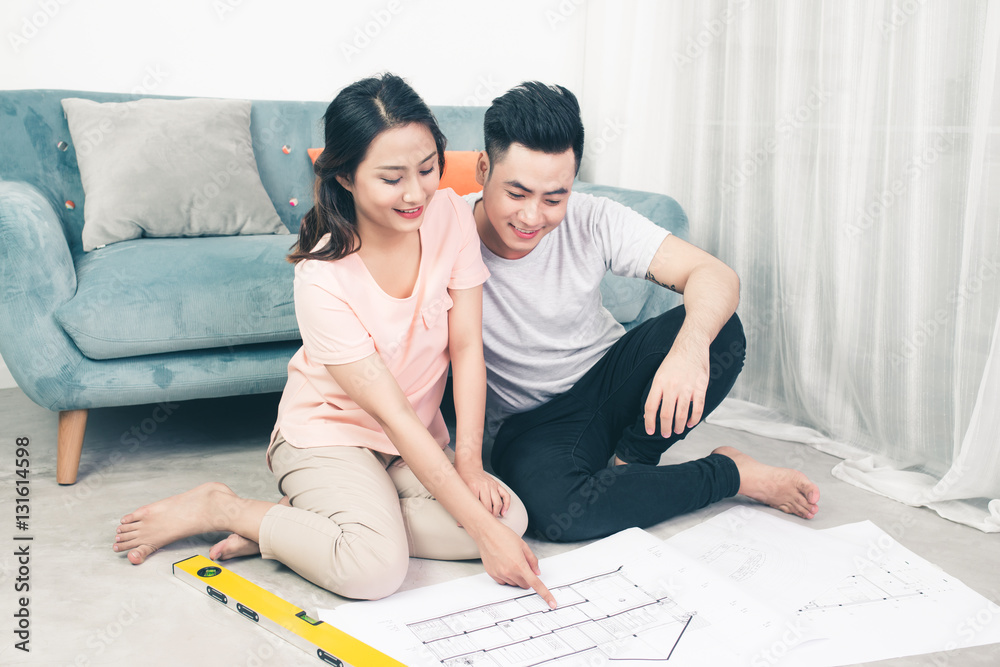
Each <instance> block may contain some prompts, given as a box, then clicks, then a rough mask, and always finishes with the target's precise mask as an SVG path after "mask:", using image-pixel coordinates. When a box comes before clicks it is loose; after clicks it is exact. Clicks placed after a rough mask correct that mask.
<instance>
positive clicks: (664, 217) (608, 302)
mask: <svg viewBox="0 0 1000 667" xmlns="http://www.w3.org/2000/svg"><path fill="white" fill-rule="evenodd" d="M573 190H574V191H576V192H586V193H587V194H591V195H594V196H595V197H607V198H608V199H613V200H615V201H616V202H618V203H619V204H624V205H625V206H628V207H629V208H630V209H632V210H633V211H635V212H636V213H639V214H641V215H643V216H645V217H647V218H649V219H650V220H652V221H653V222H655V223H656V224H657V225H659V226H660V227H663V228H664V229H666V230H668V231H669V232H670V233H671V234H674V235H676V236H677V237H678V238H681V239H684V240H685V241H686V240H688V219H687V215H686V214H685V213H684V209H682V208H681V206H680V204H678V203H677V202H676V201H675V200H674V199H672V198H671V197H668V196H666V195H661V194H656V193H654V192H643V191H641V190H628V189H626V188H619V187H614V186H610V185H595V184H593V183H585V182H583V181H577V182H576V183H574V184H573ZM601 298H602V300H603V301H604V307H605V308H607V309H608V310H609V311H610V312H611V314H612V315H614V317H615V319H616V320H618V321H619V322H621V323H622V324H623V325H624V326H625V328H626V329H631V328H633V327H635V326H636V325H639V324H642V323H643V322H645V321H646V320H648V319H649V318H651V317H655V316H657V315H659V314H660V313H663V312H666V311H668V310H670V309H671V308H674V307H675V306H679V305H680V304H681V297H680V295H678V294H675V293H673V292H671V291H670V290H666V289H663V288H661V287H657V286H656V285H653V284H652V283H650V282H647V281H645V280H638V279H635V278H623V277H621V276H616V275H613V274H611V273H610V272H609V273H608V274H607V275H605V276H604V280H602V281H601Z"/></svg>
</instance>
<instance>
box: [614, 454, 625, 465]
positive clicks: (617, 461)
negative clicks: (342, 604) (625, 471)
mask: <svg viewBox="0 0 1000 667" xmlns="http://www.w3.org/2000/svg"><path fill="white" fill-rule="evenodd" d="M615 465H616V466H623V465H628V464H627V463H625V462H624V461H622V460H621V459H620V458H618V457H617V456H616V457H615Z"/></svg>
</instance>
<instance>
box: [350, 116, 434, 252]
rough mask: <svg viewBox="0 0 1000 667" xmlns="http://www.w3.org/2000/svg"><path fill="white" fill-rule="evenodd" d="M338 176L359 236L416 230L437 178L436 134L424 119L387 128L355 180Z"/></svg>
mask: <svg viewBox="0 0 1000 667" xmlns="http://www.w3.org/2000/svg"><path fill="white" fill-rule="evenodd" d="M338 180H340V183H341V185H343V186H344V187H345V188H347V190H349V191H350V192H351V194H352V195H354V208H355V213H356V216H357V221H358V234H359V235H360V236H361V237H362V239H363V238H364V237H365V236H367V235H371V234H375V235H380V236H384V235H392V234H394V233H408V232H413V231H416V230H418V229H419V228H420V225H421V223H422V222H423V219H424V210H425V208H426V206H427V204H428V203H430V200H431V197H433V196H434V192H435V191H436V190H437V188H438V183H439V182H440V180H441V174H440V173H439V170H438V152H437V144H435V143H434V136H433V135H432V134H431V131H430V130H429V129H427V126H426V125H424V124H422V123H410V124H408V125H403V126H400V127H395V128H392V129H390V130H386V131H384V132H382V133H381V134H380V135H378V136H377V137H376V138H375V140H374V141H373V142H372V144H371V146H369V148H368V154H367V155H365V158H364V160H362V161H361V164H359V165H358V169H357V171H356V172H355V174H354V180H353V181H348V180H347V179H344V178H342V177H339V176H338Z"/></svg>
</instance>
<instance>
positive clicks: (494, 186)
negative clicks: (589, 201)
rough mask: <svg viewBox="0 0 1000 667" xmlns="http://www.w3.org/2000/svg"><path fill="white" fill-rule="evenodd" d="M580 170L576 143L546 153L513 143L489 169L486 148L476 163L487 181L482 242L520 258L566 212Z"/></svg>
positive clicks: (480, 210)
mask: <svg viewBox="0 0 1000 667" xmlns="http://www.w3.org/2000/svg"><path fill="white" fill-rule="evenodd" d="M575 176H576V158H575V157H574V156H573V149H572V148H570V149H567V150H566V151H565V152H563V153H556V154H550V153H542V152H540V151H534V150H531V149H528V148H525V147H524V146H522V145H521V144H511V146H510V148H509V149H508V150H507V154H506V155H504V156H503V157H502V158H501V159H500V160H498V161H497V162H496V163H494V164H493V171H492V173H490V163H489V158H488V157H487V155H486V153H485V152H484V153H482V154H481V155H480V157H479V163H478V164H477V165H476V180H477V181H478V182H479V184H480V185H482V186H483V199H482V203H481V204H480V205H479V206H477V207H476V226H477V227H478V228H479V236H480V238H482V240H483V243H484V244H486V247H487V248H489V249H490V250H491V251H492V252H493V254H495V255H497V256H498V257H503V258H504V259H520V258H521V257H524V256H525V255H527V254H528V253H529V252H531V251H532V250H534V249H535V246H537V245H538V242H539V241H541V240H542V237H543V236H545V235H546V234H548V233H549V232H551V231H552V230H553V229H555V228H556V227H558V226H559V223H560V222H562V221H563V218H565V217H566V202H567V201H568V200H569V195H570V192H571V191H572V189H573V179H574V177H575Z"/></svg>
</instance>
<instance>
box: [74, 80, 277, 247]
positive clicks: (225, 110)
mask: <svg viewBox="0 0 1000 667" xmlns="http://www.w3.org/2000/svg"><path fill="white" fill-rule="evenodd" d="M62 106H63V109H64V110H65V112H66V118H67V121H68V123H69V129H70V134H71V135H72V139H73V144H74V147H75V149H76V157H77V162H78V163H79V167H80V176H81V179H82V181H83V190H84V211H83V213H84V226H83V248H84V250H88V251H89V250H93V249H94V248H98V247H100V246H103V245H106V244H109V243H116V242H119V241H125V240H128V239H135V238H139V237H141V236H151V237H165V236H226V235H235V234H287V233H288V230H287V229H286V228H285V226H284V225H283V224H282V222H281V220H280V219H279V218H278V214H277V212H276V211H275V210H274V205H273V204H272V203H271V200H270V199H269V198H268V195H267V192H266V191H265V190H264V186H263V185H262V184H261V181H260V174H259V173H258V171H257V161H256V159H255V158H254V153H253V147H252V145H251V142H250V102H248V101H245V100H213V99H187V100H159V99H140V100H135V101H132V102H121V103H116V102H108V103H104V104H101V103H98V102H93V101H91V100H84V99H78V98H67V99H64V100H62Z"/></svg>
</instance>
